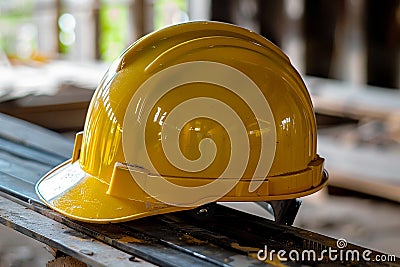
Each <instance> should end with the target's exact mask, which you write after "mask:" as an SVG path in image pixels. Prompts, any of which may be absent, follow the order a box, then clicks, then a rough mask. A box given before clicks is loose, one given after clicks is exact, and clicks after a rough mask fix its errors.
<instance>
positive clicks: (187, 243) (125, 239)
mask: <svg viewBox="0 0 400 267" xmlns="http://www.w3.org/2000/svg"><path fill="white" fill-rule="evenodd" d="M0 115H1V114H0ZM4 120H7V121H9V120H12V121H13V122H12V123H11V125H12V126H13V127H12V128H13V130H14V131H15V130H21V129H25V130H26V127H28V126H27V124H26V123H23V125H22V126H21V127H19V126H18V121H17V120H14V119H11V118H6V117H4V116H0V122H1V125H7V123H8V125H10V123H9V122H6V123H5V124H3V121H4ZM28 128H29V127H28ZM4 132H6V133H4ZM33 132H34V139H35V142H36V143H35V144H32V141H30V140H21V139H19V138H21V136H18V135H12V134H10V133H9V129H6V128H4V127H1V128H0V191H2V193H1V194H0V207H1V208H0V223H2V224H4V225H7V226H9V227H11V228H13V229H15V230H17V231H19V232H22V233H23V234H25V235H27V236H30V237H32V238H35V239H37V240H39V241H41V242H43V243H46V244H48V245H50V246H52V247H54V248H56V249H59V250H61V251H62V252H64V253H66V254H68V255H71V256H73V257H76V258H77V259H79V260H82V261H83V262H86V263H88V264H90V265H93V266H130V265H128V264H134V263H136V264H146V263H147V262H150V263H152V264H156V265H160V266H265V265H266V264H267V263H268V264H273V265H275V264H284V265H291V266H298V265H299V264H298V263H294V262H282V263H280V262H277V261H275V260H273V261H267V262H262V261H259V260H258V259H257V253H258V252H259V251H260V250H262V249H263V248H264V247H265V246H268V248H269V249H275V250H276V251H278V250H280V249H283V250H286V251H289V250H292V249H295V250H297V251H299V252H301V251H304V250H310V249H313V250H315V251H317V252H319V251H322V250H323V249H327V248H329V247H331V248H336V241H337V240H335V239H332V238H329V237H326V236H323V235H319V234H316V233H312V232H309V231H305V230H302V229H299V228H296V227H291V226H285V225H279V224H276V223H274V222H273V221H270V220H267V219H263V218H260V217H256V216H253V215H249V214H246V213H243V212H239V211H236V210H233V209H230V208H227V207H224V206H221V205H211V206H208V207H204V208H203V209H199V210H197V211H185V212H178V213H172V214H167V215H160V216H153V217H148V218H144V219H139V220H135V221H131V222H127V223H119V224H106V225H97V224H89V223H81V222H77V221H73V220H70V219H68V218H66V217H64V216H63V215H61V214H59V213H57V212H55V211H53V210H51V209H48V208H47V207H45V206H44V205H43V204H42V203H41V202H40V201H39V200H38V198H37V196H36V195H35V194H34V184H35V182H36V181H37V180H38V179H39V178H40V177H41V176H42V175H43V174H44V173H46V172H47V171H49V170H50V169H51V168H52V167H53V166H54V165H55V164H57V163H58V162H62V161H64V160H65V159H66V158H68V157H69V154H70V150H72V141H69V140H68V141H66V139H64V138H63V137H62V136H58V135H55V134H49V132H48V131H46V130H43V129H40V128H37V127H36V128H35V131H33ZM12 136H14V137H13V138H11V137H12ZM24 137H25V138H29V136H28V135H26V136H24ZM61 140H62V141H61ZM58 141H60V144H61V143H63V144H64V145H65V144H67V145H65V147H64V148H63V151H61V150H58V151H54V147H52V145H53V144H57V143H59V142H58ZM68 146H69V148H68ZM57 149H60V146H59V147H58V148H57ZM72 241H74V242H75V243H73V242H72ZM96 246H97V247H96ZM347 248H348V249H355V250H358V251H363V250H365V248H362V247H358V246H355V245H352V244H348V245H347ZM82 249H83V250H85V251H93V252H94V253H93V254H92V255H87V253H86V254H85V253H83V252H82V251H81V250H82ZM96 249H98V250H96ZM103 249H104V250H105V251H108V252H104V253H103V252H102V250H103ZM107 249H109V250H107ZM79 251H81V252H79ZM85 251H84V252H85ZM107 253H108V254H107ZM118 253H120V254H118ZM372 253H374V254H378V252H372ZM89 254H91V253H89ZM374 254H373V255H374ZM118 255H120V256H118ZM131 256H135V257H137V258H139V259H142V260H139V261H138V262H134V261H129V262H127V261H126V259H129V257H131ZM137 258H135V259H137ZM131 259H132V258H131ZM397 260H398V259H397ZM318 263H319V264H322V263H328V262H324V261H322V262H318ZM302 264H307V265H317V264H316V263H315V262H303V263H302ZM330 264H333V263H330ZM347 264H349V263H346V262H335V263H334V265H347ZM353 264H354V262H353ZM356 264H357V265H365V266H372V265H374V262H357V263H356ZM386 265H392V266H400V264H398V262H396V263H393V262H392V263H386ZM139 266H140V265H139Z"/></svg>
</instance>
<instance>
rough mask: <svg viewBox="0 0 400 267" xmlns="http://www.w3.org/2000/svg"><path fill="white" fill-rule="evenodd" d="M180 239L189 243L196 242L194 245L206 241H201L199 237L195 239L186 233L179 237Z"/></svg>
mask: <svg viewBox="0 0 400 267" xmlns="http://www.w3.org/2000/svg"><path fill="white" fill-rule="evenodd" d="M179 239H180V240H184V241H185V242H186V243H189V244H196V245H201V244H206V243H208V241H203V240H200V239H197V238H195V237H193V236H190V235H188V234H184V235H183V236H182V237H180V238H179Z"/></svg>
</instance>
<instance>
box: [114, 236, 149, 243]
mask: <svg viewBox="0 0 400 267" xmlns="http://www.w3.org/2000/svg"><path fill="white" fill-rule="evenodd" d="M118 241H119V242H122V243H143V241H142V240H140V239H137V238H134V237H132V236H124V237H121V238H119V239H118Z"/></svg>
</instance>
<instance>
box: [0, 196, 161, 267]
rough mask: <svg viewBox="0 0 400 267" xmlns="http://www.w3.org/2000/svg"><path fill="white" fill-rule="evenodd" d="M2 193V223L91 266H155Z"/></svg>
mask: <svg viewBox="0 0 400 267" xmlns="http://www.w3.org/2000/svg"><path fill="white" fill-rule="evenodd" d="M18 202H19V201H18V200H17V199H14V198H12V197H10V196H7V195H6V194H5V193H2V192H0V214H1V216H0V223H2V224H4V225H6V226H8V227H10V228H12V229H15V230H17V231H18V232H21V233H22V234H24V235H26V236H29V237H31V238H33V239H35V240H38V241H40V242H42V243H45V244H48V245H49V246H51V247H54V248H57V249H60V250H62V251H63V252H64V253H66V254H68V255H70V256H72V257H74V258H76V259H78V260H80V261H82V262H84V263H86V264H88V265H90V266H99V267H104V266H121V267H122V266H123V267H125V266H154V265H153V264H150V263H148V262H146V261H143V260H141V259H139V258H135V259H134V261H132V260H133V259H132V255H130V254H128V253H125V252H123V251H121V250H118V249H115V248H113V247H111V246H107V245H105V244H103V243H102V242H100V241H97V240H95V239H93V238H91V237H89V236H88V235H85V234H83V233H80V232H78V231H76V230H74V229H72V228H69V227H67V226H65V225H63V224H61V223H58V222H56V221H54V220H52V219H50V218H48V217H46V216H44V215H41V214H39V213H37V212H35V211H33V210H31V209H27V208H26V206H25V205H20V204H18Z"/></svg>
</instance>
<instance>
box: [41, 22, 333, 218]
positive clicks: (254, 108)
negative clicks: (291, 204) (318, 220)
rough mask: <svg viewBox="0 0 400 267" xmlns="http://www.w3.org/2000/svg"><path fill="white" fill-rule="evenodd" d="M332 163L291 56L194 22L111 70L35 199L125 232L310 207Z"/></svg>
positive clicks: (146, 43)
mask: <svg viewBox="0 0 400 267" xmlns="http://www.w3.org/2000/svg"><path fill="white" fill-rule="evenodd" d="M323 163H324V159H323V158H321V157H319V155H317V154H316V122H315V116H314V111H313V107H312V103H311V99H310V96H309V94H308V91H307V89H306V87H305V85H304V83H303V81H302V79H301V77H300V75H299V74H298V73H297V72H296V70H295V69H294V67H293V66H292V65H291V64H290V61H289V59H288V58H287V56H286V55H285V54H284V53H283V52H282V51H281V50H280V49H279V48H277V47H276V46H274V45H273V44H272V43H271V42H269V41H268V40H266V39H265V38H263V37H261V36H260V35H258V34H256V33H254V32H252V31H249V30H246V29H243V28H241V27H238V26H234V25H231V24H225V23H218V22H190V23H184V24H178V25H173V26H170V27H167V28H163V29H161V30H158V31H156V32H154V33H151V34H149V35H147V36H144V37H143V38H141V39H139V40H138V41H136V42H135V43H133V44H132V45H131V46H130V47H129V48H128V49H127V50H125V51H124V52H123V53H122V55H121V56H120V57H119V58H118V59H117V60H116V61H115V62H114V63H113V64H112V65H111V67H110V68H109V70H108V71H107V73H106V74H105V76H104V77H103V79H102V81H101V83H100V85H99V86H98V88H97V89H96V91H95V94H94V96H93V98H92V101H91V103H90V106H89V109H88V113H87V117H86V122H85V126H84V130H83V132H81V133H78V134H77V136H76V140H75V146H74V151H73V155H72V158H71V160H69V161H67V162H65V163H63V164H62V165H60V166H58V167H56V168H55V169H54V170H52V171H50V172H49V173H48V174H46V175H45V176H44V177H43V178H42V179H41V180H40V181H39V182H38V183H37V185H36V191H37V194H38V196H39V197H40V198H41V199H42V200H43V201H44V202H45V203H46V204H47V205H48V206H50V207H51V208H53V209H55V210H57V211H59V212H60V213H62V214H64V215H66V216H68V217H71V218H73V219H77V220H81V221H87V222H96V223H107V222H121V221H126V220H131V219H136V218H141V217H145V216H150V215H154V214H162V213H168V212H173V211H179V210H184V209H191V208H194V207H198V206H200V205H202V204H205V203H209V202H213V201H269V200H283V199H291V198H296V197H301V196H304V195H307V194H311V193H313V192H316V191H318V190H320V189H321V188H322V187H323V186H325V185H326V183H327V175H326V172H325V171H324V170H323Z"/></svg>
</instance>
